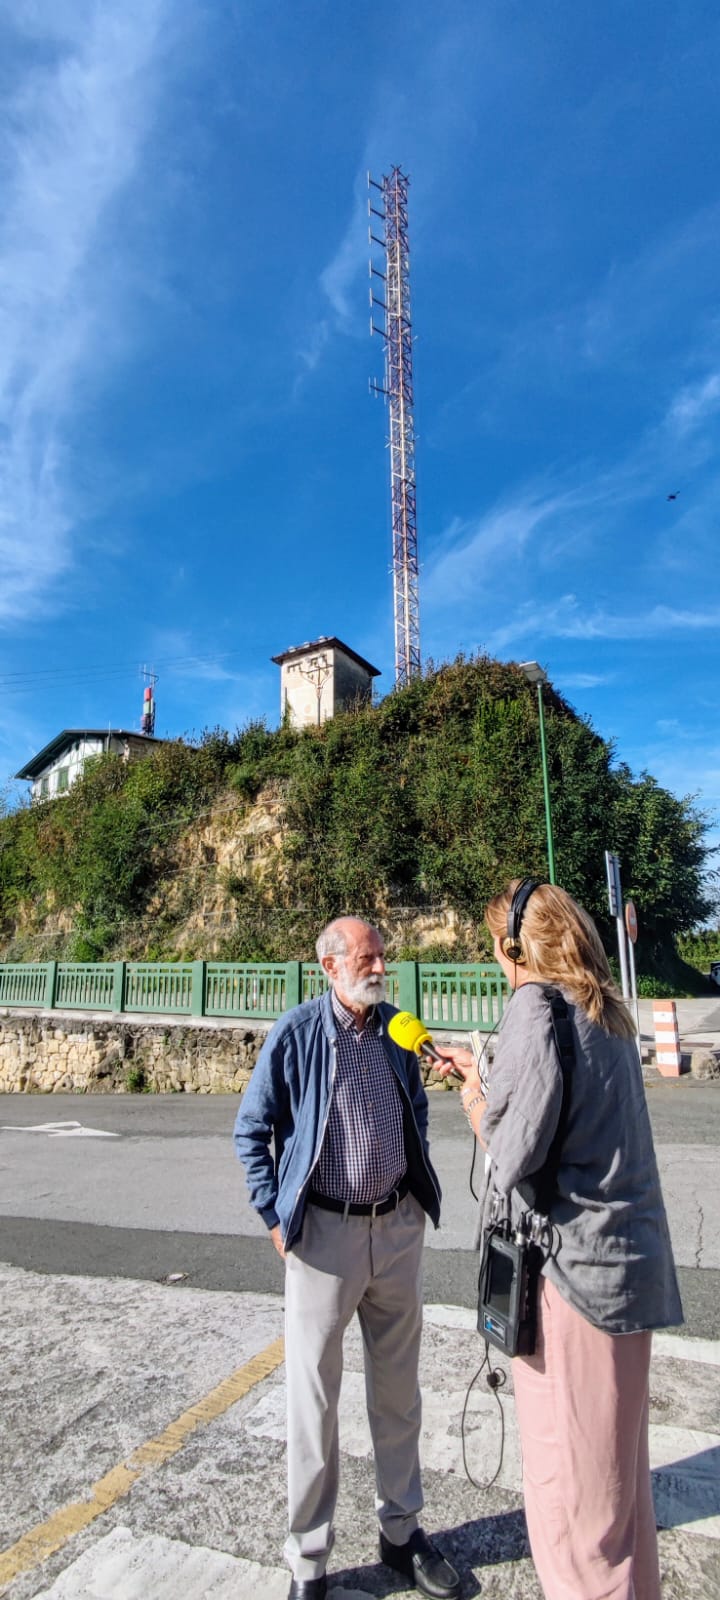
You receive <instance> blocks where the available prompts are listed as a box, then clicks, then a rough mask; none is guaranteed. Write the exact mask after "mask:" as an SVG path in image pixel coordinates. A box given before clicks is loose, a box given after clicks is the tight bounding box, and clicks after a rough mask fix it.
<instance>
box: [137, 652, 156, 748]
mask: <svg viewBox="0 0 720 1600" xmlns="http://www.w3.org/2000/svg"><path fill="white" fill-rule="evenodd" d="M140 676H141V678H147V680H148V681H147V683H146V686H145V691H144V694H143V714H142V717H141V718H140V732H141V733H144V734H147V736H148V738H149V739H152V738H154V736H155V685H156V683H157V681H158V678H157V673H156V672H152V671H151V670H149V669H148V668H147V667H141V668H140Z"/></svg>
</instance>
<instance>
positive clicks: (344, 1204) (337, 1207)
mask: <svg viewBox="0 0 720 1600" xmlns="http://www.w3.org/2000/svg"><path fill="white" fill-rule="evenodd" d="M409 1188H410V1180H409V1179H408V1177H407V1175H406V1176H405V1177H404V1178H401V1179H400V1182H399V1184H398V1186H397V1188H396V1189H393V1192H392V1194H389V1195H388V1196H387V1197H386V1199H385V1200H374V1201H373V1202H372V1203H371V1204H369V1205H365V1206H363V1205H356V1204H355V1202H354V1201H353V1200H333V1199H332V1197H331V1196H330V1195H329V1194H318V1191H317V1189H311V1190H310V1191H309V1194H308V1203H309V1204H310V1205H311V1206H319V1207H320V1210H321V1211H337V1212H339V1213H340V1214H341V1215H342V1216H344V1217H384V1216H385V1215H386V1213H387V1212H388V1211H397V1208H398V1206H399V1204H400V1201H401V1200H404V1199H405V1196H406V1194H407V1192H408V1190H409Z"/></svg>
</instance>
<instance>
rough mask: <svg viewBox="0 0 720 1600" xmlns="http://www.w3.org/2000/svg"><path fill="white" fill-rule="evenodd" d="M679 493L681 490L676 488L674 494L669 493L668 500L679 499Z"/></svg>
mask: <svg viewBox="0 0 720 1600" xmlns="http://www.w3.org/2000/svg"><path fill="white" fill-rule="evenodd" d="M679 493H680V490H679V489H676V491H675V493H674V494H669V495H668V500H677V497H678V495H679Z"/></svg>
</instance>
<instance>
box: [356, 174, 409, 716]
mask: <svg viewBox="0 0 720 1600" xmlns="http://www.w3.org/2000/svg"><path fill="white" fill-rule="evenodd" d="M409 184H410V179H409V178H408V177H407V175H406V174H405V173H404V172H403V171H402V170H401V168H400V167H392V168H391V170H390V172H389V173H388V174H387V175H386V176H385V177H383V178H382V179H381V181H380V182H379V183H377V182H376V181H375V179H374V178H373V177H371V175H370V173H368V188H369V190H370V196H369V199H368V212H369V215H370V218H371V222H370V228H369V230H368V231H369V235H370V246H371V249H372V246H373V245H378V246H379V247H380V249H381V250H382V251H383V252H384V267H385V271H384V272H383V271H382V270H381V269H380V267H378V266H376V264H375V261H374V259H373V257H372V256H371V258H370V332H371V333H379V335H380V337H381V339H382V340H383V344H384V349H385V383H384V384H379V383H377V381H376V380H375V379H371V380H370V392H371V394H375V395H378V394H381V395H384V397H385V400H386V402H387V406H388V413H389V419H390V421H389V431H388V445H389V449H390V503H391V514H392V573H393V596H394V608H395V687H396V689H402V688H404V687H405V685H406V684H408V683H409V682H410V680H411V678H417V677H418V676H419V675H420V673H421V671H422V663H421V659H420V600H419V594H418V553H417V517H416V506H415V421H414V417H413V405H414V400H413V365H412V347H413V337H412V323H411V320H410V246H409V240H408V187H409ZM378 196H379V202H378V203H375V204H374V203H373V202H374V201H375V202H377V197H378ZM373 217H379V218H380V221H381V222H382V224H383V236H382V238H378V237H377V235H376V234H375V233H373V226H374V224H373V222H372V218H373ZM379 284H382V285H383V287H382V291H380V292H376V291H377V290H378V286H379ZM376 307H378V308H379V309H380V310H381V311H383V312H384V314H385V315H384V326H383V327H378V326H377V325H376V323H375V308H376Z"/></svg>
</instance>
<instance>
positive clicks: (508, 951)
mask: <svg viewBox="0 0 720 1600" xmlns="http://www.w3.org/2000/svg"><path fill="white" fill-rule="evenodd" d="M539 888H540V884H539V883H538V881H537V878H523V879H522V880H521V882H520V883H519V884H518V886H517V889H516V890H515V893H514V895H513V897H512V900H511V901H510V905H509V906H508V914H507V934H506V935H505V938H504V939H503V940H502V952H503V955H505V956H507V958H508V961H514V962H516V963H517V964H518V965H520V966H522V963H523V962H524V960H525V955H524V952H523V947H522V945H521V943H520V928H521V926H522V919H523V917H524V915H525V907H526V905H527V903H528V900H529V899H530V896H531V894H534V893H535V890H536V889H539Z"/></svg>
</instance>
